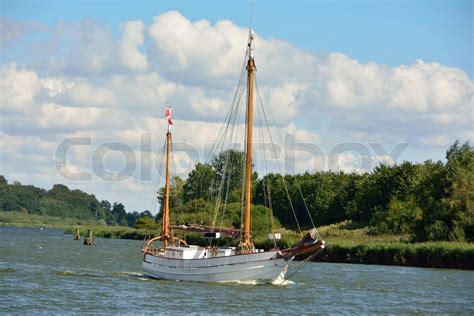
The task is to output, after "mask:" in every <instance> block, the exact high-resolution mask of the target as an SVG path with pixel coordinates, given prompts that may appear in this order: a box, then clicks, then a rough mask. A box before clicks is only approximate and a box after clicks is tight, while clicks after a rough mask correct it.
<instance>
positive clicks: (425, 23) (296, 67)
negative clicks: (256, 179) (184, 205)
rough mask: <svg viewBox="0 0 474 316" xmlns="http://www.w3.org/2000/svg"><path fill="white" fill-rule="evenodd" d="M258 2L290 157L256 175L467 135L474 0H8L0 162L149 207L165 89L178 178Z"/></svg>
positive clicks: (260, 66)
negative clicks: (172, 121)
mask: <svg viewBox="0 0 474 316" xmlns="http://www.w3.org/2000/svg"><path fill="white" fill-rule="evenodd" d="M252 6H253V18H252V28H253V29H254V30H255V32H256V36H255V56H256V57H255V58H256V64H257V76H258V83H259V90H261V93H262V99H263V100H264V103H265V105H266V106H268V108H269V110H270V111H271V113H272V120H271V122H270V123H269V124H270V133H273V134H274V140H275V142H276V143H278V145H279V146H280V147H279V148H283V147H284V148H286V150H287V156H288V157H286V159H285V157H283V156H281V157H278V158H277V159H273V160H274V161H273V162H274V164H273V165H271V164H270V167H269V170H267V169H265V168H264V165H263V164H262V163H261V162H259V161H257V160H256V163H255V164H256V169H257V171H259V172H260V173H265V172H268V171H279V170H282V169H278V167H277V164H276V162H280V165H281V166H282V167H280V168H283V170H284V172H288V173H297V172H304V171H309V172H315V171H318V170H335V171H337V170H344V171H348V172H352V171H354V172H366V171H370V170H372V169H373V168H374V167H375V166H377V165H378V164H380V163H384V164H394V163H401V162H402V161H405V160H407V161H412V162H423V161H425V160H427V159H432V160H443V159H444V157H445V153H446V150H447V149H448V148H449V146H450V145H451V144H453V143H454V142H455V141H456V140H457V139H459V140H460V141H461V142H465V141H471V142H472V141H473V139H474V130H473V125H474V124H473V123H474V113H473V105H474V102H473V100H474V98H473V91H474V88H473V87H474V85H473V79H472V78H473V38H474V36H473V30H474V26H473V21H474V9H473V2H472V1H457V0H452V1H435V0H432V1H416V0H414V1H255V2H254V3H253V5H252V2H250V1H21V0H20V1H8V0H3V1H1V2H0V36H1V50H0V105H1V122H0V123H1V126H0V127H1V131H0V143H1V154H0V155H1V157H0V158H1V165H0V174H3V175H5V176H6V178H7V179H8V180H9V181H10V182H11V181H14V180H17V181H20V182H21V183H24V184H33V185H37V186H40V187H44V188H50V187H52V185H53V184H54V183H64V184H66V185H68V186H70V187H71V188H79V189H81V190H84V191H86V192H90V193H94V194H95V195H96V196H97V197H98V198H99V199H107V200H109V201H110V202H115V201H117V202H122V203H123V204H124V205H125V206H126V208H127V210H128V211H142V210H145V209H150V207H151V205H152V204H153V202H152V200H153V195H154V194H153V191H154V190H155V186H156V182H157V181H158V185H160V183H161V184H162V178H161V177H160V176H158V170H159V167H158V165H159V161H160V159H159V158H160V153H161V149H160V146H161V145H162V144H163V137H164V133H165V132H166V121H165V120H164V117H163V112H164V108H165V105H166V103H167V102H169V103H170V104H171V105H172V109H173V119H174V120H175V125H174V126H173V139H174V142H175V145H176V146H175V149H177V150H175V164H176V167H175V169H176V171H177V173H178V174H179V175H181V176H183V177H184V176H185V175H186V173H187V172H188V171H189V170H191V169H192V167H193V166H194V164H195V163H197V162H200V161H201V162H202V161H205V160H206V152H205V150H203V148H207V147H208V146H209V145H210V144H212V142H213V141H214V140H215V138H216V136H217V132H218V131H219V129H220V127H221V125H222V123H223V121H224V118H225V115H226V113H227V111H228V109H229V107H230V104H231V102H232V97H233V95H234V92H235V86H236V83H237V80H238V76H239V71H240V69H241V65H242V60H243V57H244V54H245V47H246V42H247V38H248V28H249V23H250V16H251V12H252ZM256 120H257V121H258V118H257V119H256ZM261 130H262V128H259V127H258V126H257V127H256V131H257V132H256V133H255V134H256V135H257V134H259V133H260V132H261ZM242 131H243V128H242ZM241 134H242V133H240V134H239V133H238V136H239V137H240V136H242V135H241ZM242 139H243V136H242ZM288 144H290V145H288ZM291 144H294V145H293V146H291ZM288 146H290V147H288ZM186 148H187V149H186ZM189 148H192V150H191V149H189ZM262 152H263V151H262ZM262 152H260V153H258V154H257V153H256V157H257V156H258V157H260V160H261V158H262V157H263V156H264V155H262ZM270 160H271V157H270ZM272 168H273V169H272ZM152 211H154V210H152Z"/></svg>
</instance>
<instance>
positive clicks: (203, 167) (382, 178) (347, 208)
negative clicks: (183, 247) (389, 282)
mask: <svg viewBox="0 0 474 316" xmlns="http://www.w3.org/2000/svg"><path fill="white" fill-rule="evenodd" d="M242 161H243V153H242V152H240V151H237V150H228V151H226V152H223V153H220V154H219V155H218V156H217V157H215V158H214V159H213V160H212V161H211V162H210V163H208V164H202V163H198V164H196V166H195V168H194V169H193V170H192V171H191V172H190V173H189V175H188V178H187V179H186V180H183V179H180V178H177V177H174V178H173V179H172V182H171V186H170V189H171V190H170V206H171V208H172V212H171V214H172V221H173V222H175V223H176V224H183V223H184V222H200V223H203V224H216V225H218V224H219V223H215V222H213V216H212V213H213V212H215V211H213V210H215V206H213V205H212V204H213V203H215V201H216V199H217V198H216V196H218V195H219V192H221V193H220V194H221V196H223V194H224V193H225V199H226V202H227V203H229V205H231V207H228V209H227V210H221V212H222V214H224V213H226V215H227V216H230V217H231V218H232V217H233V218H234V219H233V220H232V219H231V220H227V221H226V222H225V223H226V224H227V225H232V226H234V227H236V228H237V227H239V225H240V208H239V207H237V206H236V205H234V204H239V203H240V202H241V185H242V171H243V164H242ZM227 168H230V169H227ZM226 170H229V171H228V174H230V175H231V176H226ZM221 180H223V181H221ZM252 182H253V185H252V202H253V208H254V209H256V210H257V209H258V210H259V211H258V213H265V212H264V211H262V208H269V207H271V209H272V213H273V215H274V217H275V221H276V222H277V223H276V225H280V223H281V225H283V226H284V227H286V228H290V229H295V228H296V227H297V224H299V225H300V226H301V227H303V228H308V227H311V226H312V222H311V220H312V221H313V222H314V223H315V225H316V226H321V225H329V224H333V223H339V222H341V221H345V220H351V221H353V222H356V223H358V224H360V225H361V226H367V227H368V228H369V232H370V233H371V234H406V235H409V236H410V237H411V239H412V240H413V241H428V240H434V241H437V240H457V241H465V240H467V241H473V240H474V208H473V205H472V203H473V202H472V201H473V198H474V187H473V184H474V148H473V147H472V146H471V145H470V144H469V143H468V142H467V143H464V144H460V142H459V141H456V142H455V143H454V144H453V145H452V146H451V147H450V148H449V149H448V150H447V153H446V162H445V163H443V162H441V161H431V160H427V161H425V162H423V163H411V162H403V163H401V164H395V165H391V166H389V165H379V166H377V167H376V168H374V169H373V170H372V171H371V172H369V173H362V174H360V173H345V172H342V171H341V172H332V171H324V172H323V171H322V172H317V173H314V174H310V173H304V174H299V175H285V176H283V177H282V176H281V175H280V174H274V173H272V174H267V175H265V176H263V177H260V178H259V177H258V175H257V174H256V173H255V172H254V174H253V177H252ZM285 187H286V188H285ZM223 192H224V193H223ZM163 193H164V188H161V189H160V191H159V195H158V197H159V199H160V200H161V201H163ZM288 196H289V198H290V199H288ZM269 198H270V199H269ZM289 200H291V204H290V203H289ZM270 201H271V203H270ZM161 204H162V203H161ZM291 207H293V209H294V212H295V214H296V219H297V220H298V223H297V222H296V220H295V216H294V215H293V212H292V209H291ZM308 211H309V215H308ZM209 214H210V215H209ZM310 216H311V218H310ZM158 217H159V216H158ZM216 217H217V216H216ZM218 217H220V215H219V216H218ZM255 220H256V219H253V221H255ZM267 222H268V217H267Z"/></svg>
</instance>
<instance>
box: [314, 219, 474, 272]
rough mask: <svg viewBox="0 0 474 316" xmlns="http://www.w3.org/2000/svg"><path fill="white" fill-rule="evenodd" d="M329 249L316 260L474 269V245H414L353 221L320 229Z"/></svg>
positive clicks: (444, 243)
mask: <svg viewBox="0 0 474 316" xmlns="http://www.w3.org/2000/svg"><path fill="white" fill-rule="evenodd" d="M319 232H320V234H321V236H322V238H323V239H324V240H326V244H327V248H326V249H325V251H323V252H321V253H320V254H319V255H318V256H317V257H316V258H315V259H314V261H319V262H338V263H363V264H384V265H400V266H415V267H432V268H457V269H470V270H474V243H462V242H423V243H410V242H408V236H400V235H376V236H372V235H369V234H368V233H367V228H363V227H358V226H357V225H354V224H352V223H350V222H345V223H340V224H336V225H330V226H325V227H320V228H319Z"/></svg>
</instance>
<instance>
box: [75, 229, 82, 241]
mask: <svg viewBox="0 0 474 316" xmlns="http://www.w3.org/2000/svg"><path fill="white" fill-rule="evenodd" d="M74 240H81V233H80V231H79V228H76V233H75V234H74Z"/></svg>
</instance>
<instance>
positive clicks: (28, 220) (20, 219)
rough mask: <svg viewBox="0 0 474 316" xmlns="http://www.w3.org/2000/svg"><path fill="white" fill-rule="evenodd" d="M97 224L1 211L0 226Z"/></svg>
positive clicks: (48, 226)
mask: <svg viewBox="0 0 474 316" xmlns="http://www.w3.org/2000/svg"><path fill="white" fill-rule="evenodd" d="M77 225H79V226H81V225H86V226H87V225H97V223H96V222H95V221H88V220H80V219H75V218H62V217H54V216H46V215H33V214H28V213H26V212H1V211H0V226H13V227H45V228H46V227H47V228H65V227H69V226H77Z"/></svg>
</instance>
